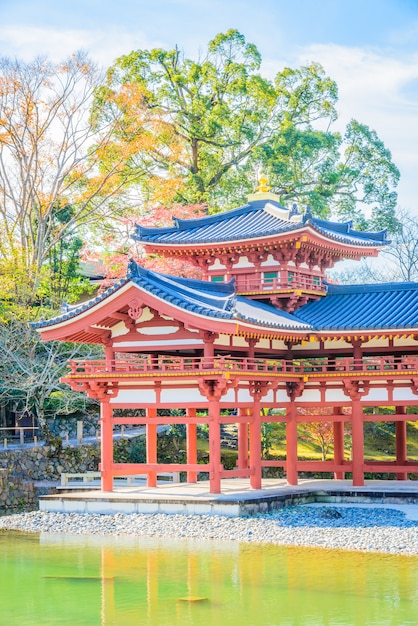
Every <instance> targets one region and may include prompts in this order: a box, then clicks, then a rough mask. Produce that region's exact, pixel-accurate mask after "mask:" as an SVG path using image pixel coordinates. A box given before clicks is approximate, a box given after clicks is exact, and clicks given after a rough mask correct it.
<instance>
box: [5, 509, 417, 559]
mask: <svg viewBox="0 0 418 626" xmlns="http://www.w3.org/2000/svg"><path fill="white" fill-rule="evenodd" d="M1 530H5V531H7V530H19V531H24V532H31V533H39V532H42V533H67V534H83V535H86V534H88V535H137V536H140V535H146V536H150V537H172V538H178V537H188V538H193V539H204V540H207V539H214V540H228V541H241V542H251V543H274V544H282V545H295V546H311V547H320V548H326V549H343V550H360V551H365V552H384V553H393V554H405V555H418V521H417V520H411V519H406V517H405V514H404V513H403V512H402V511H400V510H397V509H390V508H379V507H375V508H370V507H369V508H366V507H361V506H360V507H359V506H357V507H355V506H353V507H350V506H346V507H338V506H331V507H330V506H325V505H324V506H320V505H319V506H315V507H312V506H292V507H287V508H285V509H280V510H279V511H277V512H275V513H273V514H270V515H263V516H257V517H240V518H228V517H221V516H208V515H202V516H199V515H165V514H155V515H146V514H131V515H127V514H123V513H119V514H115V515H93V514H84V515H82V514H78V513H47V512H41V511H34V512H30V513H21V514H14V515H9V516H6V517H1V518H0V531H1Z"/></svg>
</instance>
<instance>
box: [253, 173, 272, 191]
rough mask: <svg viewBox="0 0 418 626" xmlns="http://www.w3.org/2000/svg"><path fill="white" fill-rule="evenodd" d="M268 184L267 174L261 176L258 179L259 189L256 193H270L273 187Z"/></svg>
mask: <svg viewBox="0 0 418 626" xmlns="http://www.w3.org/2000/svg"><path fill="white" fill-rule="evenodd" d="M268 182H269V179H268V177H267V176H266V175H265V174H260V176H259V177H258V187H257V189H256V193H267V192H268V191H270V189H271V187H270V185H269V184H268Z"/></svg>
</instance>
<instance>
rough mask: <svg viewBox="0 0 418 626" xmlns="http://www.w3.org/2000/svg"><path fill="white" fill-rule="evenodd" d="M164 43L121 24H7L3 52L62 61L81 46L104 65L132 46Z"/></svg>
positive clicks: (0, 38)
mask: <svg viewBox="0 0 418 626" xmlns="http://www.w3.org/2000/svg"><path fill="white" fill-rule="evenodd" d="M163 45H164V44H163V43H162V42H161V41H151V40H150V39H148V38H147V37H146V36H145V35H144V34H143V33H141V31H140V30H138V31H135V33H133V32H128V31H126V30H123V29H120V28H118V27H115V28H113V29H112V28H110V29H106V30H103V28H101V29H100V28H98V29H97V30H91V29H89V30H83V29H65V28H59V29H58V28H44V27H36V26H32V27H31V26H19V27H17V26H16V27H14V26H13V27H3V28H2V32H1V33H0V49H1V50H2V56H8V57H14V56H16V57H18V58H21V59H24V60H26V61H29V60H31V59H33V58H35V57H36V56H47V57H48V58H49V59H51V60H53V61H60V60H62V59H64V58H66V57H67V56H68V55H70V54H72V53H73V52H75V51H77V50H87V52H89V54H90V56H91V57H92V59H93V60H94V61H96V62H97V63H99V65H102V66H104V67H107V66H109V65H110V64H111V63H112V62H113V61H114V60H115V59H116V58H117V57H118V56H121V55H122V54H128V53H129V52H130V51H131V50H135V49H138V48H150V47H151V48H154V47H158V46H163Z"/></svg>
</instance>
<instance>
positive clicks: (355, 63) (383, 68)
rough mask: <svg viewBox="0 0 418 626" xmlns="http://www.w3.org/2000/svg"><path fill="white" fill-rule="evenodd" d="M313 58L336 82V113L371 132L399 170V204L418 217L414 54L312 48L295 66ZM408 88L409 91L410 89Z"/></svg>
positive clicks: (417, 101) (416, 59)
mask: <svg viewBox="0 0 418 626" xmlns="http://www.w3.org/2000/svg"><path fill="white" fill-rule="evenodd" d="M312 60H315V61H317V62H319V63H321V65H323V67H324V68H325V71H326V73H327V74H328V75H329V76H331V77H332V78H333V79H334V80H335V81H336V82H337V84H338V89H339V102H338V111H339V113H340V121H341V122H342V123H343V124H344V125H345V124H346V123H347V122H348V121H349V120H350V119H351V118H355V119H357V120H358V121H360V122H362V123H364V124H367V125H368V126H370V127H371V128H373V129H374V130H376V132H377V134H378V136H379V137H380V138H381V139H382V140H383V141H384V143H385V146H386V147H387V148H388V149H389V150H390V151H391V152H392V157H393V160H394V162H395V163H396V165H397V166H398V167H399V169H400V171H401V182H400V184H399V188H398V193H399V204H400V205H401V206H403V207H408V208H410V209H412V210H413V211H415V212H417V213H418V206H417V204H416V196H417V186H416V178H417V172H418V150H416V146H417V145H418V97H417V98H415V97H414V95H413V93H414V90H416V93H417V95H418V54H415V55H410V56H408V58H406V59H402V58H399V57H398V58H396V57H393V56H392V55H391V56H389V55H388V54H386V53H385V51H369V50H364V49H360V48H348V47H342V46H337V45H313V46H309V47H307V48H305V49H303V51H301V52H300V54H299V57H298V60H297V62H298V64H304V63H306V62H307V61H312ZM411 88H412V89H411Z"/></svg>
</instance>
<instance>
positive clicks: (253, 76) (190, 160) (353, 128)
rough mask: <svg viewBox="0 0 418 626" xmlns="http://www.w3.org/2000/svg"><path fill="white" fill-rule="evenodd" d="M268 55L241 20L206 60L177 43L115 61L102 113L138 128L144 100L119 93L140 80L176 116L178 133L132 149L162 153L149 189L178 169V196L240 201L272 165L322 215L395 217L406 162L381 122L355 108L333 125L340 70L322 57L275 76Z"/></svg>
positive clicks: (277, 177) (274, 175)
mask: <svg viewBox="0 0 418 626" xmlns="http://www.w3.org/2000/svg"><path fill="white" fill-rule="evenodd" d="M260 67H261V56H260V53H259V51H258V50H257V48H256V47H255V46H254V45H253V44H250V43H248V42H246V40H245V38H244V36H243V35H242V34H240V33H239V32H238V31H236V30H229V31H228V32H227V33H225V34H219V35H217V36H216V37H215V38H214V39H213V40H212V41H210V42H209V45H208V49H207V52H206V54H205V55H204V56H203V57H202V58H199V59H198V60H192V59H188V58H185V57H184V56H183V55H182V54H181V53H180V51H179V49H178V48H175V49H174V50H169V51H168V50H163V49H154V50H137V51H133V52H131V53H130V54H128V55H125V56H122V57H120V58H119V59H118V60H117V61H116V62H115V64H114V65H113V66H112V67H111V68H110V69H109V70H108V73H107V80H106V82H105V83H104V84H103V85H102V86H101V87H100V88H99V89H97V90H96V99H95V107H94V116H95V118H96V119H97V120H99V121H101V122H102V123H103V122H105V123H109V122H111V121H112V120H113V119H114V118H115V117H116V116H121V117H122V118H123V120H124V128H125V127H126V128H128V127H129V126H130V125H132V120H133V119H134V117H135V115H136V114H137V110H138V109H137V103H136V104H135V107H133V108H132V107H131V106H130V103H129V101H128V100H126V99H124V100H123V106H120V105H118V103H117V96H118V95H120V94H122V93H123V92H124V91H126V90H127V89H128V88H131V89H132V88H133V87H134V86H135V87H136V88H138V89H139V90H140V92H141V94H142V101H141V106H142V108H143V109H144V110H146V111H147V112H148V113H149V114H155V115H158V116H159V117H160V118H161V119H164V121H165V123H166V124H167V126H168V127H170V128H171V130H172V135H171V136H170V139H171V141H173V138H176V141H175V142H174V144H172V145H170V143H167V145H166V146H165V148H164V150H159V151H158V152H156V151H155V150H146V149H145V150H142V151H138V152H137V154H136V156H135V159H132V161H131V166H132V168H135V167H137V168H138V170H139V171H142V170H143V169H144V168H146V167H149V165H150V163H152V164H157V165H158V167H157V168H156V169H154V170H153V172H154V174H153V176H150V177H149V178H147V179H144V180H145V181H146V182H145V188H144V193H145V195H147V194H149V195H150V197H152V194H153V193H154V192H155V188H156V186H157V187H158V184H160V183H161V181H167V180H172V181H173V185H172V189H171V190H172V192H173V197H174V199H175V200H177V201H180V202H183V203H196V202H207V203H208V204H209V205H210V206H212V207H213V206H215V207H216V206H217V207H220V208H225V207H227V206H230V205H235V206H236V204H237V203H239V202H245V201H246V196H247V195H248V193H249V192H252V191H253V190H254V187H255V178H256V171H257V169H258V168H260V167H262V168H263V169H264V170H265V171H266V172H267V173H268V174H269V176H270V183H271V186H272V190H273V191H275V192H277V193H279V194H280V195H281V197H282V199H283V201H284V202H290V201H297V202H300V203H301V204H304V203H306V204H309V205H311V206H312V207H313V208H314V210H315V212H316V214H317V215H323V216H327V215H328V214H330V212H334V213H339V214H341V215H343V216H344V217H345V216H346V215H347V214H349V215H350V216H352V217H354V218H355V219H356V221H357V222H359V223H360V225H365V220H364V217H363V215H362V212H361V208H362V206H364V205H368V206H369V207H371V209H372V217H371V223H372V225H373V226H377V227H379V228H380V227H393V209H394V206H395V202H396V194H395V193H394V191H393V188H394V187H395V186H396V184H397V181H398V177H399V172H398V170H397V169H396V167H395V166H394V164H393V163H392V161H391V156H390V153H389V151H388V150H387V149H386V148H385V146H384V145H383V143H382V142H381V141H380V140H379V138H378V137H377V135H376V133H375V132H374V131H372V130H370V129H369V128H367V127H366V126H364V125H362V124H360V123H358V122H356V121H354V120H352V121H351V122H350V124H349V125H348V127H347V131H346V133H345V135H344V137H341V136H340V134H339V133H337V132H334V131H333V130H332V124H333V123H334V122H335V120H336V119H337V110H336V103H337V96H338V91H337V86H336V84H335V82H334V81H333V80H331V79H330V78H329V77H327V76H326V75H325V73H324V70H323V69H322V67H321V66H320V65H319V64H317V63H311V64H309V65H306V66H304V67H301V68H298V69H290V68H285V69H284V70H283V71H281V72H279V73H278V74H277V76H276V79H275V81H274V82H272V81H269V80H267V79H265V78H263V77H262V76H261V74H260V73H259V70H260ZM123 132H125V131H123ZM122 134H123V133H122V131H121V134H120V135H115V141H119V140H120V137H121V136H122ZM134 137H135V134H134V133H133V134H132V136H131V139H132V140H133V139H134ZM173 146H174V147H173ZM174 182H175V184H174Z"/></svg>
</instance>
